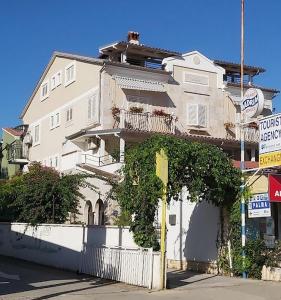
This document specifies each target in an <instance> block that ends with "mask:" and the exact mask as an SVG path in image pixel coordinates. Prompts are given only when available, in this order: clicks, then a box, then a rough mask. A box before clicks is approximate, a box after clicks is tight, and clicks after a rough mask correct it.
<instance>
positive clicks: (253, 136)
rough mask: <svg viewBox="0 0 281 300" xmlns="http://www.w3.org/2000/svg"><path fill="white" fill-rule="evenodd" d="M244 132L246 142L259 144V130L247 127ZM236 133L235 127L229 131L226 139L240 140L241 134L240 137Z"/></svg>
mask: <svg viewBox="0 0 281 300" xmlns="http://www.w3.org/2000/svg"><path fill="white" fill-rule="evenodd" d="M243 131H244V139H245V141H246V142H253V143H258V142H259V130H258V129H257V128H251V127H245V128H244V129H243ZM235 132H236V128H235V127H233V128H230V129H227V132H226V138H227V139H234V140H240V132H238V135H237V134H236V133H235Z"/></svg>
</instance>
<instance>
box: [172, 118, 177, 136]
mask: <svg viewBox="0 0 281 300" xmlns="http://www.w3.org/2000/svg"><path fill="white" fill-rule="evenodd" d="M171 132H172V133H173V134H175V133H176V116H174V115H172V122H171Z"/></svg>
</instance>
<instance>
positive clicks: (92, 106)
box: [88, 95, 99, 122]
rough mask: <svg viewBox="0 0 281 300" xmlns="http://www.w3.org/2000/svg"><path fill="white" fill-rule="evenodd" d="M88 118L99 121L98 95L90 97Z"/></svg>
mask: <svg viewBox="0 0 281 300" xmlns="http://www.w3.org/2000/svg"><path fill="white" fill-rule="evenodd" d="M88 119H89V120H91V121H93V122H98V121H99V120H98V97H97V95H91V96H89V98H88Z"/></svg>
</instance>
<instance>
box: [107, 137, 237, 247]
mask: <svg viewBox="0 0 281 300" xmlns="http://www.w3.org/2000/svg"><path fill="white" fill-rule="evenodd" d="M161 148H163V149H164V150H165V151H166V154H167V155H168V159H169V181H168V189H167V196H168V201H169V200H170V199H171V198H172V197H173V198H174V199H176V200H177V199H178V195H179V193H180V191H181V189H182V187H183V186H186V187H187V189H188V191H189V196H188V198H189V200H191V201H203V200H206V201H208V202H211V203H213V204H214V205H216V206H219V207H222V206H231V204H232V203H233V201H234V200H235V199H236V198H237V194H238V193H239V188H240V171H239V170H237V169H236V168H234V167H233V166H232V162H231V160H230V159H229V158H228V156H227V155H226V154H225V153H224V152H223V151H222V150H221V149H219V148H218V147H216V146H213V145H209V144H203V143H199V142H190V141H187V140H184V139H181V138H176V137H168V136H154V137H152V138H150V139H148V140H146V141H145V142H143V143H141V144H138V145H136V146H135V147H133V148H131V149H128V151H127V152H126V165H125V166H124V168H123V170H122V172H123V176H124V180H123V181H122V183H121V184H120V183H119V184H118V185H114V186H113V189H112V196H113V197H114V198H115V199H116V200H117V201H118V202H119V204H120V206H121V208H122V210H124V211H126V212H127V213H129V214H130V215H131V216H133V218H132V220H131V221H130V227H131V230H132V231H133V233H134V239H135V242H136V243H137V244H138V245H139V246H141V247H153V248H154V249H157V248H158V247H159V245H158V242H157V234H156V231H155V227H154V222H155V215H156V211H157V208H158V204H159V200H158V199H159V198H160V197H161V193H162V188H163V186H162V182H161V181H160V179H159V178H158V177H157V176H156V174H155V173H156V172H155V169H156V166H155V155H156V152H157V151H159V150H160V149H161Z"/></svg>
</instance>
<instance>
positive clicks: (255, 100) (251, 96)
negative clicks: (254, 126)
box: [241, 88, 264, 118]
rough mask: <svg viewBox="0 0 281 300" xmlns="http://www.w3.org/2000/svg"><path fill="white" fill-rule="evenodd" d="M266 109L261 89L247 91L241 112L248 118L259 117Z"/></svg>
mask: <svg viewBox="0 0 281 300" xmlns="http://www.w3.org/2000/svg"><path fill="white" fill-rule="evenodd" d="M263 108H264V96H263V92H262V91H261V90H260V89H254V88H250V89H248V90H247V91H246V93H245V95H244V97H243V99H242V102H241V111H242V113H243V114H244V115H245V116H246V117H248V118H252V117H256V116H258V115H259V114H260V113H261V112H262V111H263Z"/></svg>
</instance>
